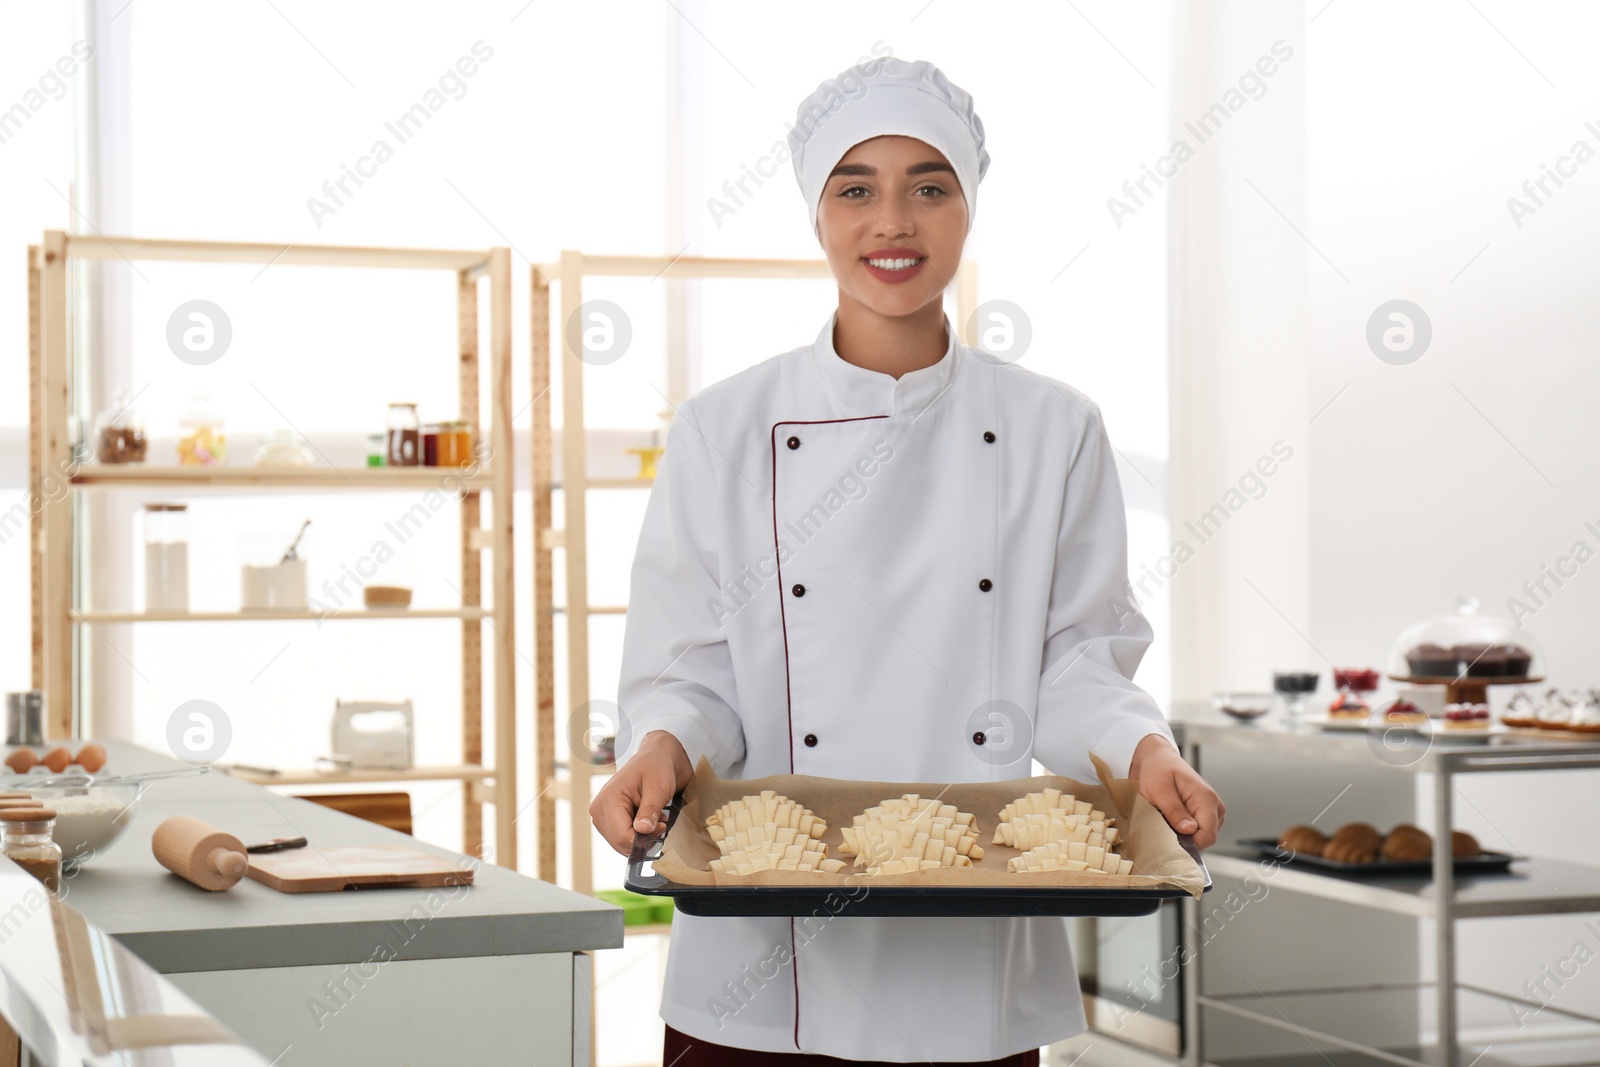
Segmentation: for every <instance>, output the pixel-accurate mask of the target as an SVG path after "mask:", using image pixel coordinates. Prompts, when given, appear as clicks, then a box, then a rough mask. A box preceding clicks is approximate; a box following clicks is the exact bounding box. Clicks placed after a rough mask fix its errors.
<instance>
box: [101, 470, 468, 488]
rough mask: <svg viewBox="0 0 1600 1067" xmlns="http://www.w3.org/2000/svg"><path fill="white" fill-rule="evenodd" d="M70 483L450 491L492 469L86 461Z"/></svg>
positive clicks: (466, 484)
mask: <svg viewBox="0 0 1600 1067" xmlns="http://www.w3.org/2000/svg"><path fill="white" fill-rule="evenodd" d="M72 484H73V485H85V486H93V485H105V486H140V485H152V486H156V485H159V486H189V487H194V488H207V487H226V488H252V487H266V488H289V489H322V488H332V489H391V490H394V489H405V490H418V489H442V490H450V491H454V489H455V488H456V487H457V486H458V485H465V486H466V487H467V488H468V489H471V490H474V491H479V490H484V489H488V488H489V484H490V483H489V472H488V470H486V469H484V468H482V467H480V468H479V469H478V470H477V472H476V473H474V474H470V475H468V474H466V473H465V472H464V471H463V470H456V469H453V468H450V467H303V468H293V467H242V466H241V467H229V466H211V465H201V464H196V465H194V466H186V467H178V466H172V467H158V466H152V465H150V464H145V463H85V464H83V465H82V466H80V467H79V468H78V469H77V471H76V472H75V473H74V474H73V476H72Z"/></svg>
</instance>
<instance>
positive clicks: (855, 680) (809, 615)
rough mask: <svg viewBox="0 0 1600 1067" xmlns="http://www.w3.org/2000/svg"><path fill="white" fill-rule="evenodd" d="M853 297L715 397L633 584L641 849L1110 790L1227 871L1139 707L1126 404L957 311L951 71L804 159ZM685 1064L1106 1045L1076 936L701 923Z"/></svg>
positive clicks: (838, 112) (630, 718) (888, 99)
mask: <svg viewBox="0 0 1600 1067" xmlns="http://www.w3.org/2000/svg"><path fill="white" fill-rule="evenodd" d="M790 145H791V148H792V150H793V162H794V167H795V174H796V176H797V177H798V179H799V183H800V188H801V191H802V192H803V194H804V195H805V197H806V201H807V206H808V207H809V209H810V211H811V213H812V221H813V228H814V230H815V232H816V234H817V237H818V240H819V241H820V242H821V245H822V248H823V250H824V252H825V253H826V255H827V259H828V263H829V265H830V267H831V268H832V271H833V275H834V277H835V278H836V279H837V282H838V288H839V307H838V310H837V311H836V312H835V313H834V314H833V315H832V316H831V317H830V319H829V321H828V322H827V323H825V324H824V325H823V327H822V330H821V332H820V333H818V335H817V338H816V340H815V342H814V343H812V344H810V345H806V346H803V347H800V348H797V349H795V350H793V351H791V352H787V353H784V354H783V355H780V356H776V357H774V358H771V359H768V360H766V361H764V362H762V363H759V364H757V365H756V366H753V367H751V368H749V369H748V370H745V371H742V372H740V373H738V374H735V375H733V376H732V377H730V378H727V379H725V380H723V381H720V382H717V383H716V384H715V385H711V386H709V387H707V388H705V389H703V390H701V391H700V392H699V393H697V394H696V395H695V396H693V397H691V398H689V400H687V401H685V402H684V403H683V405H682V406H681V407H680V408H679V409H678V412H677V417H676V418H675V420H674V421H673V423H672V426H671V429H670V430H669V432H668V438H667V448H666V454H665V457H664V458H663V461H662V467H661V469H660V472H659V473H658V475H657V478H656V483H655V485H654V487H653V488H652V491H651V494H650V500H649V504H648V505H647V508H646V512H645V519H644V526H643V529H642V531H641V534H640V538H639V544H638V551H637V555H636V557H635V560H634V564H633V571H632V589H631V594H630V600H629V608H628V621H627V631H626V635H625V637H624V646H623V662H622V677H621V684H620V687H619V691H618V700H619V704H620V706H621V708H622V711H623V715H624V717H625V724H626V725H625V728H624V729H623V730H622V731H620V741H621V746H622V747H623V749H624V752H623V754H622V756H621V758H620V759H619V761H618V768H617V772H616V774H615V775H614V776H613V777H612V778H611V780H610V781H609V782H608V783H607V784H606V786H605V788H604V789H602V790H601V791H600V793H599V794H598V795H597V797H596V798H595V800H594V803H593V804H592V805H591V807H590V809H589V810H590V815H591V817H592V818H593V820H594V823H595V826H596V827H597V828H598V829H599V831H600V833H601V834H602V835H603V836H604V837H605V838H606V840H607V841H609V842H610V843H611V845H612V846H613V847H614V848H616V849H617V851H619V852H622V853H624V854H626V853H627V852H628V849H629V847H630V845H631V844H632V841H633V835H634V833H635V832H640V833H648V832H650V831H651V830H652V829H653V828H654V826H655V819H656V818H657V817H659V813H660V811H661V808H662V807H663V806H664V805H665V804H666V803H667V802H668V801H669V800H670V799H671V797H672V795H673V793H674V792H676V791H677V790H678V789H680V788H682V787H683V786H684V785H686V784H687V783H688V781H689V779H690V777H691V776H692V775H693V773H694V768H695V766H696V764H697V763H698V761H699V760H700V758H701V757H702V756H703V757H705V758H706V759H707V760H709V762H710V765H711V767H712V769H713V770H715V771H716V773H717V774H719V775H721V776H723V777H728V778H756V777H761V776H764V775H769V774H778V773H791V772H792V773H797V774H810V775H818V776H822V777H829V778H844V779H858V780H872V781H949V782H967V781H993V780H1005V779H1010V778H1018V777H1027V776H1028V775H1030V774H1031V773H1032V770H1031V764H1030V762H1029V760H1030V757H1031V758H1036V759H1038V760H1039V761H1040V762H1041V763H1042V764H1043V765H1044V766H1045V767H1046V768H1047V769H1048V770H1050V771H1051V772H1053V773H1059V774H1065V775H1070V776H1072V777H1076V778H1080V779H1082V778H1087V779H1089V780H1093V779H1094V770H1093V767H1092V765H1091V763H1090V761H1089V759H1088V753H1090V752H1093V753H1095V754H1097V755H1098V756H1100V757H1101V758H1102V759H1104V760H1105V761H1106V762H1107V763H1108V764H1109V765H1110V767H1111V770H1112V773H1114V774H1117V775H1131V776H1133V777H1136V778H1138V779H1139V783H1140V791H1141V793H1142V794H1143V795H1144V796H1145V797H1146V798H1147V799H1149V800H1150V801H1151V803H1152V804H1154V805H1155V806H1156V807H1157V808H1159V809H1160V810H1161V811H1162V812H1163V814H1165V816H1166V817H1167V819H1168V821H1169V822H1170V823H1171V824H1172V826H1173V827H1174V829H1176V830H1177V831H1178V832H1179V833H1192V834H1193V835H1194V836H1195V839H1196V842H1197V843H1198V844H1199V845H1200V846H1201V847H1205V846H1207V845H1209V844H1211V843H1213V842H1214V841H1215V840H1216V832H1217V829H1218V828H1219V826H1220V825H1221V822H1222V815H1223V806H1222V803H1221V801H1220V800H1219V799H1218V798H1217V795H1216V794H1215V793H1214V792H1213V791H1212V790H1211V788H1210V787H1209V786H1207V785H1206V783H1205V782H1204V781H1203V780H1202V779H1201V778H1200V777H1199V776H1198V775H1197V774H1195V773H1194V771H1193V770H1191V769H1190V768H1189V767H1188V765H1187V764H1186V763H1184V761H1183V759H1182V757H1181V756H1180V755H1179V753H1178V751H1177V748H1176V747H1175V746H1174V744H1173V741H1172V734H1171V732H1170V730H1169V729H1168V727H1167V725H1166V722H1165V720H1164V718H1163V716H1162V715H1161V712H1160V710H1159V709H1158V708H1157V707H1156V704H1155V702H1154V700H1152V699H1151V697H1150V696H1149V695H1148V694H1146V693H1145V692H1144V691H1143V690H1141V689H1139V688H1138V687H1137V686H1136V685H1134V684H1133V682H1132V681H1131V678H1132V675H1133V673H1134V670H1135V668H1136V667H1137V666H1138V663H1139V660H1140V658H1141V657H1142V656H1143V654H1144V651H1145V649H1146V647H1147V646H1148V645H1149V643H1150V640H1151V636H1152V634H1151V630H1150V627H1149V625H1148V624H1147V623H1146V622H1145V620H1144V618H1143V617H1142V616H1140V615H1138V614H1134V613H1130V611H1129V610H1128V608H1127V606H1126V600H1125V599H1124V596H1123V592H1122V590H1123V583H1124V581H1125V578H1126V574H1127V536H1126V529H1125V519H1124V515H1123V506H1122V495H1121V489H1120V487H1119V484H1118V481H1117V475H1116V467H1115V465H1114V462H1113V458H1112V451H1111V447H1110V445H1109V443H1108V441H1107V438H1106V434H1105V429H1104V427H1103V425H1102V424H1101V420H1100V413H1099V410H1098V408H1097V407H1096V405H1095V404H1094V403H1093V402H1092V401H1090V400H1089V399H1088V398H1087V397H1085V396H1084V395H1083V394H1081V393H1079V392H1077V391H1076V390H1074V389H1072V388H1071V387H1070V386H1067V385H1064V384H1062V383H1060V382H1057V381H1054V380H1052V379H1050V378H1046V377H1044V376H1043V375H1040V374H1037V373H1034V372H1032V371H1029V370H1026V369H1024V368H1022V367H1019V366H1014V365H1011V364H1008V363H1007V362H1005V361H1003V360H1001V359H998V358H996V357H994V356H992V355H989V354H987V353H985V352H983V351H981V350H979V349H975V348H969V347H968V346H966V345H963V344H961V343H960V342H959V341H958V340H957V339H956V331H955V328H954V327H953V325H952V324H951V322H950V321H949V319H948V317H946V316H945V315H944V313H943V311H942V296H943V292H944V289H945V287H946V286H947V285H948V284H949V282H950V280H951V279H952V278H953V277H954V276H955V271H956V266H957V264H958V263H959V262H960V259H961V251H962V246H963V244H964V242H965V239H966V235H967V232H968V231H969V229H970V228H971V223H972V218H973V209H974V206H975V196H976V193H977V186H978V182H979V181H980V180H981V178H982V176H983V173H984V171H985V170H986V169H987V166H988V158H989V157H988V153H987V152H986V151H985V149H984V136H983V124H982V123H981V122H980V121H979V119H978V116H977V115H976V114H975V113H974V112H973V109H972V99H971V97H970V96H969V95H968V94H967V93H965V92H964V91H962V90H961V89H959V88H958V87H956V86H954V85H952V84H951V83H950V82H949V80H948V79H947V78H946V77H945V76H944V74H943V73H942V72H940V71H939V70H938V68H936V67H934V66H933V65H932V64H929V63H926V62H914V63H913V62H906V61H903V60H899V59H893V58H890V59H885V60H882V61H881V62H880V63H875V64H874V65H873V66H872V67H871V69H861V68H857V69H854V70H851V71H846V72H845V73H844V74H842V75H841V76H840V77H839V78H836V79H830V80H828V81H825V82H823V83H822V85H821V86H819V87H818V89H817V91H816V92H815V93H813V94H812V96H811V97H809V98H808V99H807V100H806V101H805V102H803V103H802V104H801V106H800V111H799V117H798V121H797V123H796V125H795V128H794V132H793V133H792V134H791V136H790ZM661 1015H662V1018H663V1019H664V1020H665V1021H666V1023H667V1038H666V1045H665V1049H664V1052H663V1060H662V1062H663V1064H672V1065H673V1067H700V1065H711V1064H738V1065H740V1067H751V1065H762V1064H780V1065H785V1067H800V1065H803V1064H811V1063H839V1062H856V1063H861V1062H873V1063H876V1062H884V1063H905V1062H913V1063H933V1062H960V1063H973V1062H980V1063H981V1062H989V1063H1003V1064H1014V1065H1022V1064H1030V1065H1031V1064H1037V1062H1038V1049H1039V1047H1040V1046H1041V1045H1044V1044H1048V1043H1050V1042H1052V1041H1057V1040H1060V1039H1062V1038H1065V1037H1068V1036H1070V1035H1072V1034H1075V1033H1078V1032H1080V1031H1081V1030H1083V1029H1084V1027H1085V1023H1084V1015H1083V1007H1082V1003H1081V1000H1080V998H1079V995H1078V993H1077V975H1076V973H1075V971H1074V967H1073V962H1072V956H1071V951H1070V948H1069V946H1068V943H1067V934H1066V923H1065V921H1064V920H1063V919H1061V918H1052V917H1019V918H1009V917H1007V918H965V917H963V918H951V917H909V918H901V917H890V918H885V917H869V916H852V915H851V914H850V913H849V908H848V906H846V907H844V908H843V909H842V910H841V911H840V912H839V913H838V914H821V915H813V916H801V917H799V918H798V919H795V918H785V917H737V918H725V917H701V916H694V915H687V914H681V913H680V914H679V915H678V916H677V917H676V919H674V921H673V924H672V941H671V947H670V951H669V954H668V961H667V975H666V987H665V991H664V995H663V998H662V1005H661Z"/></svg>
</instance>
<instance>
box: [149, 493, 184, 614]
mask: <svg viewBox="0 0 1600 1067" xmlns="http://www.w3.org/2000/svg"><path fill="white" fill-rule="evenodd" d="M144 610H146V611H188V610H189V505H187V504H146V505H145V506H144Z"/></svg>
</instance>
